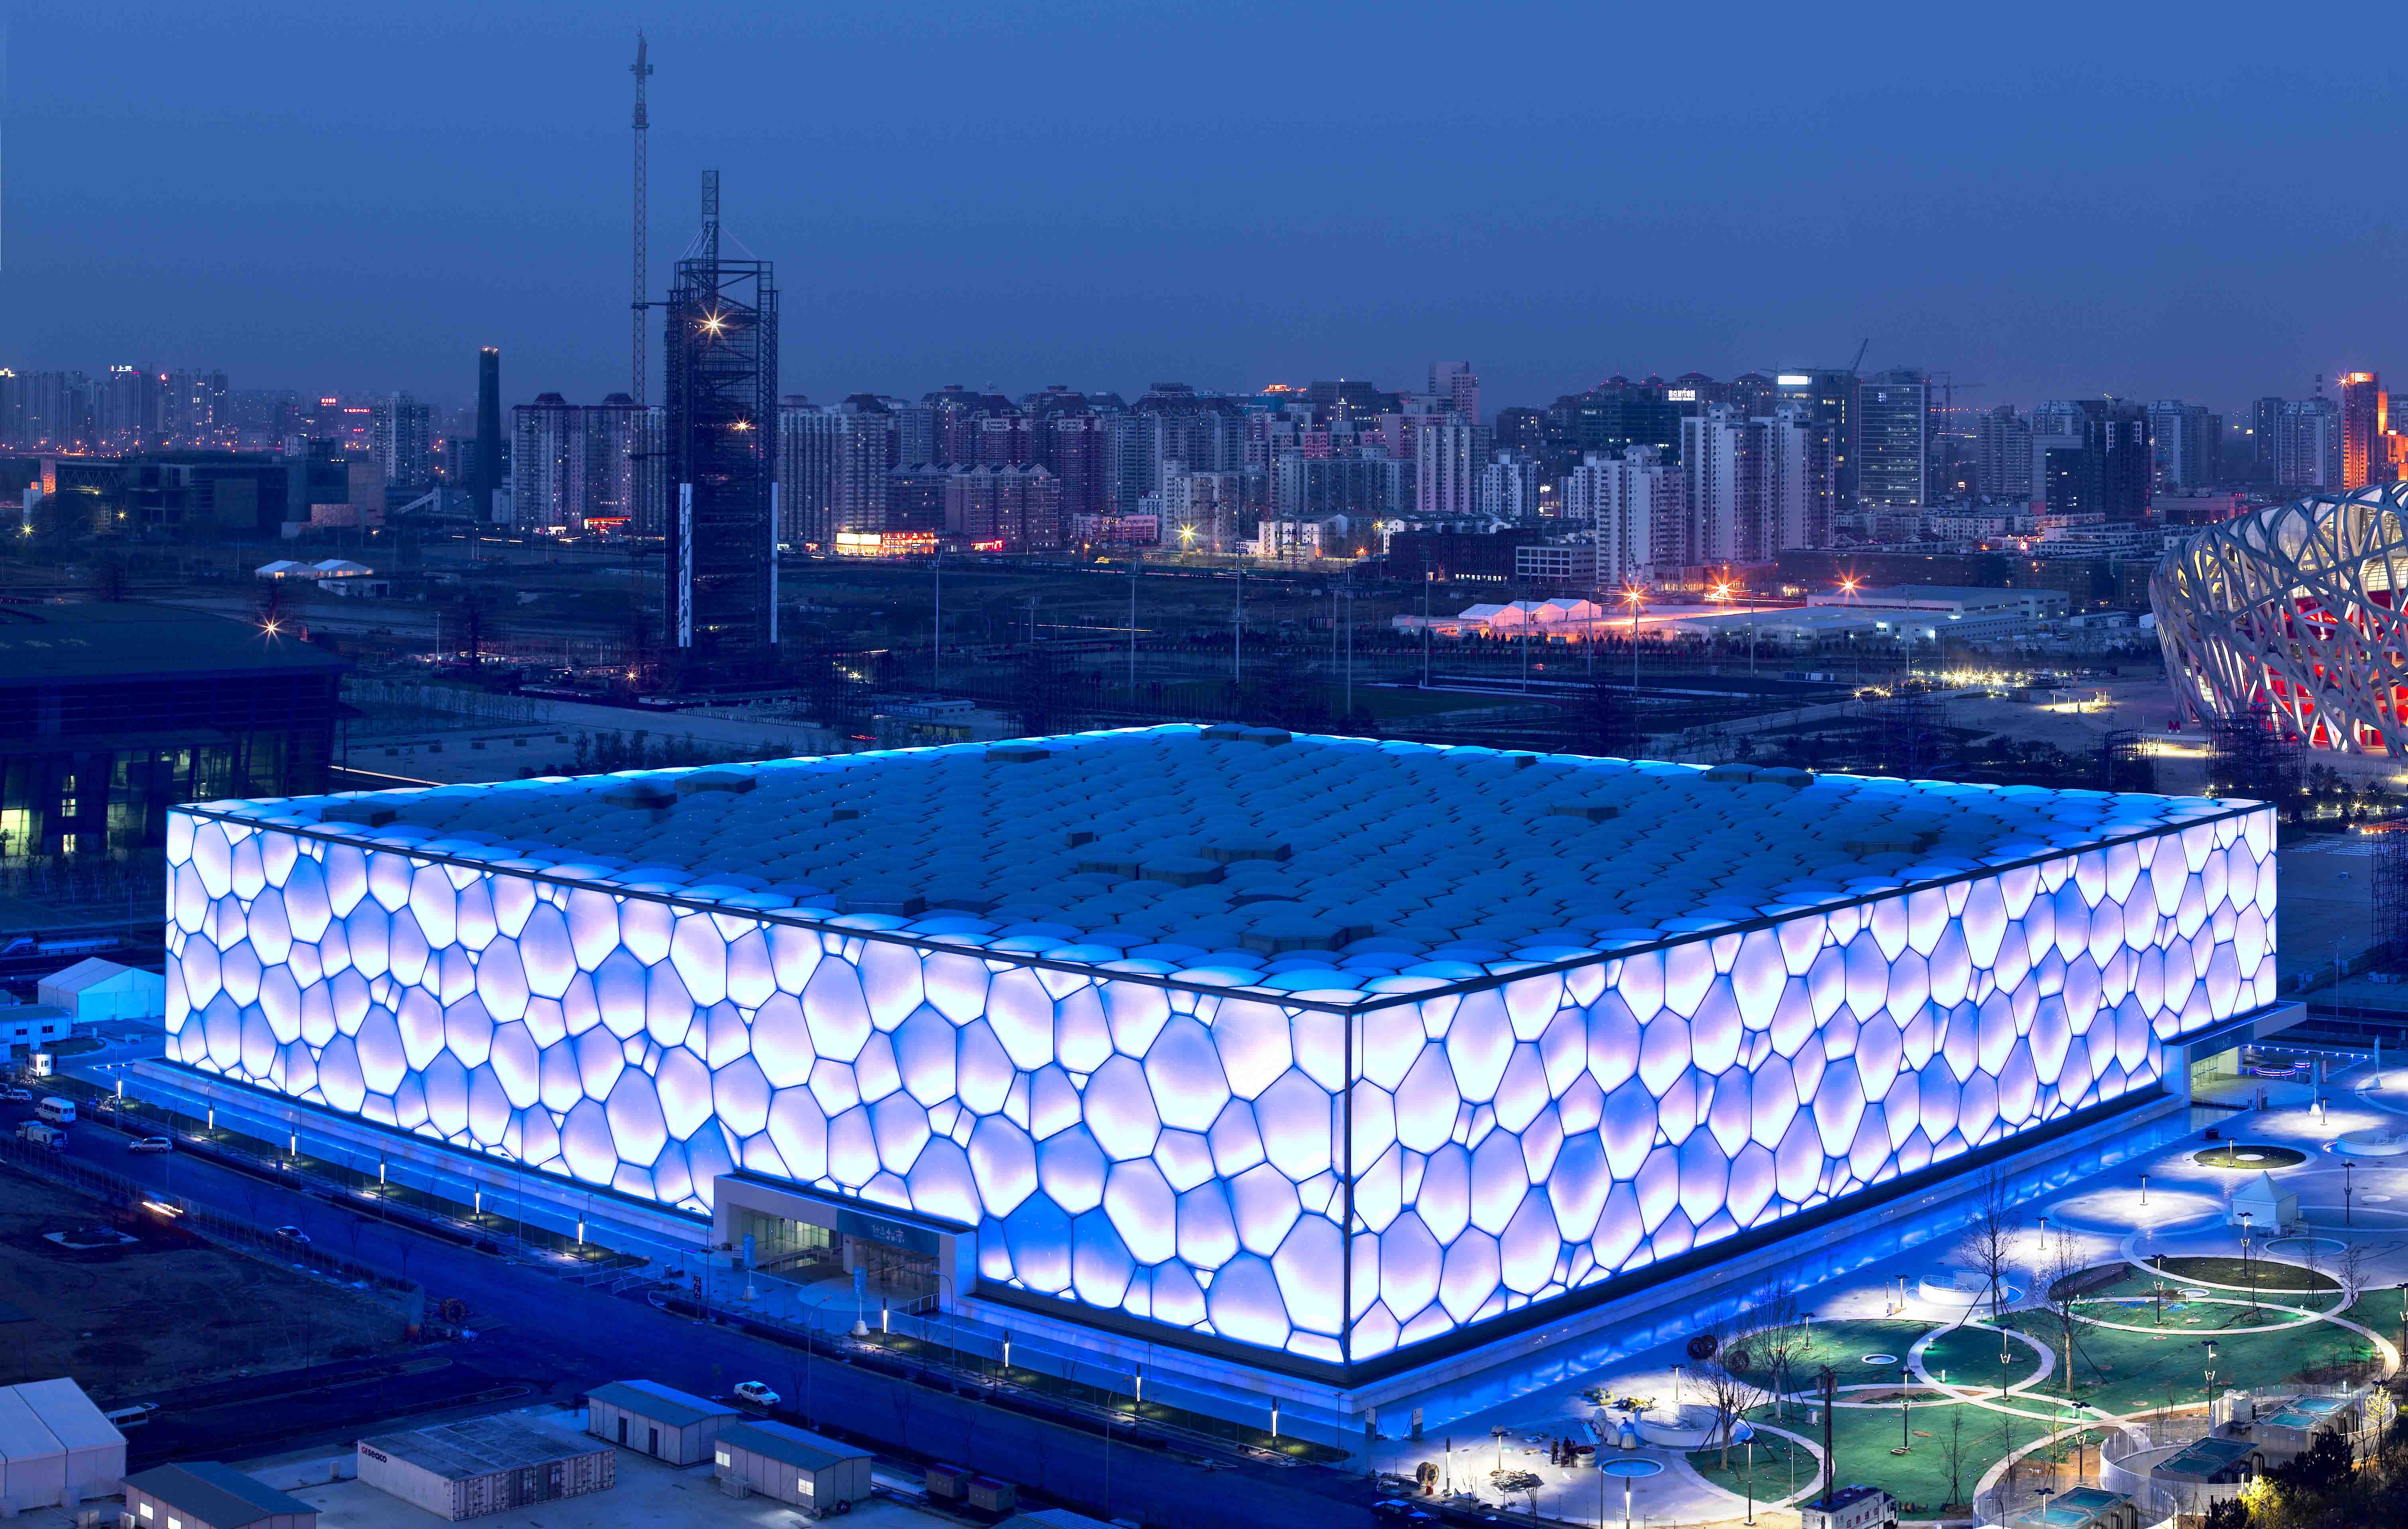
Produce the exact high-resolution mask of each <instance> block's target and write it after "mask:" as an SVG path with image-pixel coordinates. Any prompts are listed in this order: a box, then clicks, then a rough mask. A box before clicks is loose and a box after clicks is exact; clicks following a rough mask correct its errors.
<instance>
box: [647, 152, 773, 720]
mask: <svg viewBox="0 0 2408 1529" xmlns="http://www.w3.org/2000/svg"><path fill="white" fill-rule="evenodd" d="M688 249H689V251H690V252H689V253H688V254H687V255H685V256H684V257H683V258H682V259H681V260H679V262H678V263H677V279H676V282H675V284H674V285H673V286H672V287H671V288H670V289H669V297H668V302H667V305H666V307H667V336H666V339H667V343H666V345H665V346H664V348H663V349H664V353H665V354H666V356H667V364H668V378H667V389H666V397H665V402H666V403H667V406H668V452H669V476H668V482H669V485H670V489H669V492H670V496H671V497H670V501H669V530H668V538H667V540H668V558H667V592H666V593H667V612H666V614H667V625H668V639H669V642H670V644H671V646H672V647H674V648H675V649H676V650H677V654H678V657H679V659H680V660H681V665H682V666H683V667H684V668H685V670H686V674H687V676H688V677H689V678H691V677H693V676H694V674H695V669H696V667H701V668H706V669H715V670H717V671H719V672H720V673H721V674H724V675H726V676H728V677H734V676H735V675H736V674H738V672H740V671H745V670H749V669H751V668H753V667H757V665H758V664H759V662H760V661H761V660H762V659H763V658H765V657H766V656H767V652H768V650H771V649H773V648H775V647H776V645H777V641H778V561H777V555H776V554H777V548H776V542H777V529H778V527H777V481H776V479H777V466H778V287H777V279H776V274H775V271H774V269H773V267H772V266H771V264H770V263H769V262H767V261H766V260H757V259H754V258H753V257H752V256H751V255H750V253H749V252H748V251H746V250H744V249H743V247H742V246H741V245H738V243H737V242H736V241H735V240H734V239H733V238H724V237H723V236H722V235H721V232H720V227H719V172H717V171H716V170H711V171H706V172H705V173H704V177H703V205H702V232H701V234H700V235H699V236H696V238H695V242H694V243H693V244H692V245H690V246H689V247H688Z"/></svg>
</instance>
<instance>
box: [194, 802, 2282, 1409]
mask: <svg viewBox="0 0 2408 1529" xmlns="http://www.w3.org/2000/svg"><path fill="white" fill-rule="evenodd" d="M772 768H774V767H772ZM2205 806H2206V805H2204V804H2194V805H2193V807H2192V808H2190V809H2186V810H2189V812H2190V816H2191V818H2192V820H2193V821H2190V822H2185V823H2182V824H2180V825H2178V826H2170V827H2165V828H2163V829H2161V830H2159V831H2155V832H2143V833H2139V834H2134V835H2129V836H2125V837H2123V838H2121V839H2120V840H2118V841H2116V842H2113V843H2109V844H2104V845H2097V846H2094V847H2092V848H2088V849H2083V850H2069V851H2067V852H2063V853H2058V854H2053V855H2050V856H2047V857H2044V858H2041V859H2038V860H2036V861H2034V862H2032V863H2028V864H2021V865H2008V866H2004V867H2001V868H1999V869H1997V870H1996V871H1994V872H1990V873H1986V874H1981V873H1976V874H1962V875H1959V876H1957V877H1956V878H1954V879H1946V880H1942V881H1939V882H1936V883H1934V884H1930V885H1925V886H1909V887H1903V888H1899V889H1898V890H1896V891H1894V892H1891V893H1886V894H1875V895H1863V896H1857V897H1854V898H1834V899H1832V900H1831V901H1829V902H1828V904H1826V905H1824V906H1817V907H1788V908H1786V909H1785V910H1782V911H1780V912H1777V913H1771V914H1768V915H1766V916H1764V917H1760V918H1758V919H1756V920H1755V921H1752V922H1733V921H1730V920H1728V919H1719V920H1718V919H1699V920H1694V921H1687V922H1692V923H1694V924H1697V925H1699V927H1696V928H1692V929H1685V930H1682V929H1672V930H1667V929H1662V928H1656V929H1649V930H1629V931H1623V932H1620V933H1619V934H1618V935H1616V936H1613V937H1607V936H1598V939H1597V946H1596V947H1593V948H1585V949H1583V948H1572V947H1567V946H1533V947H1528V948H1525V949H1523V950H1517V951H1515V952H1513V953H1512V956H1511V957H1509V958H1507V959H1501V960H1495V961H1488V962H1484V963H1478V964H1473V963H1457V964H1455V965H1458V966H1460V967H1461V969H1460V970H1450V969H1448V968H1447V965H1446V964H1444V963H1429V964H1425V965H1423V966H1421V967H1418V968H1412V969H1411V970H1409V971H1408V972H1402V973H1394V974H1389V975H1384V976H1382V977H1380V978H1377V979H1373V980H1371V981H1369V982H1357V983H1355V985H1353V986H1348V985H1347V984H1346V982H1345V981H1344V979H1343V976H1342V974H1341V973H1340V972H1339V970H1338V969H1337V968H1336V967H1335V966H1332V967H1330V968H1327V969H1328V970H1329V972H1330V974H1331V975H1330V976H1329V977H1327V978H1326V979H1315V978H1312V977H1309V976H1307V977H1301V978H1297V979H1296V982H1302V983H1305V984H1308V985H1304V986H1301V987H1299V986H1297V985H1295V982H1291V983H1290V984H1289V985H1287V986H1285V987H1281V986H1274V985H1273V984H1274V983H1275V982H1277V981H1278V980H1279V975H1278V974H1264V973H1260V972H1254V973H1249V972H1245V971H1242V970H1236V969H1223V970H1220V971H1218V972H1215V971H1213V970H1211V969H1208V968H1202V967H1197V968H1189V969H1185V970H1183V971H1172V970H1171V969H1170V968H1169V967H1168V964H1165V963H1159V962H1155V963H1149V962H1147V961H1144V960H1141V959H1127V958H1125V954H1124V952H1123V951H1122V950H1117V949H1113V948H1110V947H1082V946H1078V945H1063V946H1058V947H1055V948H1053V949H1051V950H1028V949H1026V948H1025V947H1027V946H1029V945H1032V944H1034V945H1039V946H1042V945H1043V944H1044V940H1043V939H1042V938H1034V939H1031V938H1025V937H1024V938H1022V939H1021V940H1019V941H1017V942H1016V943H1015V942H1014V941H1012V940H1011V939H1009V938H997V937H996V936H992V935H978V934H954V935H950V936H948V935H944V934H931V933H927V932H925V931H913V930H911V929H910V928H909V927H908V922H909V921H907V920H905V919H904V918H902V917H899V916H893V915H877V914H838V913H833V912H829V911H827V910H824V909H823V910H811V909H799V908H763V907H735V906H729V905H728V904H726V903H724V902H719V903H714V902H710V901H708V900H706V899H704V898H702V897H698V896H695V895H693V894H692V893H663V892H644V891H640V890H631V889H629V888H627V887H625V886H614V885H610V884H606V883H602V882H598V881H580V880H577V879H569V878H566V877H560V876H555V875H554V874H553V873H551V872H547V871H540V870H535V869H530V868H526V867H523V866H519V867H513V866H510V865H504V864H500V863H494V864H478V863H475V862H474V861H471V860H466V859H462V858H457V857H456V855H457V847H453V848H450V849H444V848H438V847H437V846H436V845H434V844H432V843H427V842H418V843H398V844H392V843H379V842H377V841H376V839H375V836H374V835H373V834H372V833H370V832H369V831H367V830H365V829H353V828H349V827H346V826H345V825H343V824H340V823H335V822H312V821H309V819H308V814H306V813H296V812H295V811H294V808H293V806H292V805H291V804H284V803H259V804H219V805H217V806H216V807H211V808H202V809H188V810H181V811H179V813H178V814H177V815H176V817H175V819H174V822H173V827H172V830H171V835H170V841H169V850H168V858H169V862H170V865H171V872H172V874H171V878H170V883H169V902H170V907H169V927H168V933H167V940H168V972H169V982H168V1011H167V1017H166V1022H165V1023H166V1029H167V1040H166V1048H167V1055H168V1056H169V1058H170V1059H171V1060H173V1061H177V1062H180V1063H182V1064H184V1065H188V1066H191V1067H193V1068H197V1069H200V1070H202V1071H205V1072H208V1073H213V1074H217V1075H220V1076H222V1078H224V1079H230V1080H233V1081H236V1082H240V1083H244V1084H247V1085H250V1086H251V1087H254V1088H258V1089H261V1090H265V1091H267V1092H269V1093H276V1094H279V1095H283V1096H287V1097H290V1098H293V1099H295V1100H300V1101H305V1102H307V1103H309V1104H312V1105H319V1106H323V1107H326V1108H329V1109H332V1110H335V1111H338V1112H341V1113H344V1114H351V1115H356V1116H359V1117H361V1118H363V1119H366V1120H369V1121H373V1122H379V1123H381V1124H384V1125H388V1126H393V1127H396V1128H398V1129H401V1130H404V1131H408V1132H411V1133H414V1134H416V1135H419V1136H426V1137H430V1138H435V1139H439V1140H441V1141H443V1142H446V1143H449V1144H450V1145H452V1147H454V1148H457V1149H459V1150H464V1151H468V1152H476V1153H483V1154H489V1155H493V1156H497V1157H501V1158H505V1159H508V1160H510V1161H512V1162H516V1163H520V1164H523V1165H527V1166H529V1167H532V1168H534V1169H536V1170H538V1171H541V1172H544V1173H548V1174H552V1175H556V1176H559V1177H561V1178H563V1179H567V1180H572V1181H575V1182H578V1183H582V1184H590V1185H595V1186H607V1187H609V1189H612V1190H616V1191H618V1192H620V1193H625V1194H628V1195H632V1196H635V1197H636V1198H638V1199H641V1200H646V1201H654V1202H659V1203H661V1204H665V1205H670V1206H677V1207H685V1208H688V1209H703V1208H707V1207H708V1205H709V1202H710V1195H711V1185H712V1180H713V1179H714V1177H715V1176H717V1175H719V1174H723V1173H726V1172H728V1171H730V1170H732V1169H734V1168H737V1167H738V1166H741V1167H744V1168H749V1169H753V1170H755V1171H757V1172H760V1173H763V1174H767V1175H770V1176H774V1177H778V1178H783V1179H793V1180H795V1181H797V1182H800V1183H804V1184H809V1185H812V1186H816V1187H817V1188H819V1189H821V1190H823V1191H827V1192H833V1193H839V1194H843V1195H855V1196H858V1197H859V1198H860V1199H862V1200H864V1201H866V1202H869V1203H872V1204H878V1205H886V1206H893V1207H908V1208H910V1209H911V1210H914V1211H917V1212H919V1213H922V1214H925V1215H927V1216H930V1217H934V1218H938V1219H939V1220H942V1221H945V1222H952V1223H954V1224H957V1225H959V1226H962V1227H964V1228H973V1229H975V1230H976V1232H977V1237H978V1243H977V1246H978V1269H979V1277H980V1279H981V1280H982V1281H984V1282H988V1283H992V1284H995V1285H1000V1286H1007V1287H1011V1288H1013V1289H1016V1290H1019V1291H1023V1292H1027V1293H1033V1294H1039V1295H1047V1296H1058V1297H1062V1298H1063V1300H1064V1313H1063V1314H1064V1315H1067V1316H1075V1315H1076V1314H1077V1311H1078V1309H1079V1308H1082V1307H1083V1308H1093V1309H1097V1310H1103V1311H1111V1312H1115V1313H1119V1314H1122V1315H1125V1316H1128V1317H1134V1318H1139V1319H1145V1320H1149V1321H1151V1322H1158V1323H1162V1324H1166V1325H1167V1326H1168V1327H1171V1328H1175V1329H1181V1330H1185V1331H1189V1332H1193V1333H1197V1334H1209V1335H1212V1336H1217V1337H1219V1338H1223V1339H1226V1340H1230V1341H1233V1342H1235V1343H1238V1344H1241V1345H1246V1346H1250V1347H1252V1348H1254V1349H1257V1350H1264V1351H1266V1354H1267V1357H1268V1353H1269V1351H1271V1350H1277V1351H1279V1352H1283V1353H1285V1354H1290V1355H1295V1356H1297V1357H1299V1358H1302V1359H1309V1360H1315V1361H1323V1362H1328V1363H1339V1364H1344V1363H1353V1362H1362V1361H1365V1360H1369V1359H1373V1358H1376V1357H1378V1356H1380V1355H1383V1354H1386V1353H1390V1352H1393V1351H1396V1350H1402V1349H1408V1348H1411V1347H1412V1346H1413V1345H1416V1344H1420V1343H1424V1342H1427V1341H1429V1340H1432V1339H1435V1338H1440V1337H1442V1336H1448V1335H1453V1334H1457V1333H1461V1332H1463V1331H1465V1330H1466V1329H1469V1328H1471V1327H1474V1326H1476V1325H1477V1324H1479V1323H1481V1322H1486V1321H1488V1320H1491V1319H1493V1318H1496V1317H1498V1316H1499V1315H1502V1314H1504V1313H1508V1312H1512V1311H1514V1310H1517V1309H1519V1308H1524V1307H1527V1306H1529V1305H1531V1304H1533V1303H1540V1302H1546V1301H1549V1300H1553V1299H1555V1298H1558V1297H1561V1296H1563V1295H1565V1294H1567V1293H1571V1292H1575V1291H1580V1290H1583V1289H1584V1288H1587V1287H1590V1286H1594V1285H1596V1284H1598V1283H1599V1282H1601V1281H1604V1280H1607V1279H1612V1278H1613V1277H1614V1276H1616V1275H1620V1274H1625V1273H1627V1272H1630V1271H1633V1270H1636V1269H1640V1268H1643V1267H1645V1266H1646V1265H1650V1264H1652V1263H1655V1262H1656V1261H1658V1260H1661V1259H1664V1258H1667V1257H1670V1256H1673V1255H1676V1254H1679V1253H1683V1252H1686V1251H1688V1250H1691V1249H1694V1248H1699V1247H1702V1246H1706V1245H1709V1244H1711V1243H1713V1242H1715V1241H1717V1240H1720V1239H1722V1238H1725V1237H1728V1236H1733V1235H1735V1234H1737V1233H1740V1232H1742V1231H1745V1230H1748V1229H1752V1228H1756V1227H1762V1226H1766V1225H1769V1224H1770V1223H1772V1222H1777V1221H1778V1220H1780V1219H1781V1218H1783V1217H1785V1216H1789V1215H1793V1214H1795V1213H1797V1212H1799V1210H1802V1209H1805V1208H1809V1207H1814V1206H1818V1205H1821V1204H1824V1203H1826V1202H1828V1201H1831V1200H1835V1199H1840V1198H1843V1197H1845V1196H1847V1195H1849V1194H1852V1193H1857V1192H1859V1191H1861V1190H1862V1189H1864V1188H1865V1187H1866V1186H1868V1185H1871V1184H1876V1183H1879V1182H1881V1181H1882V1180H1884V1179H1888V1178H1892V1177H1895V1176H1897V1175H1899V1174H1902V1173H1908V1172H1912V1171H1914V1170H1915V1169H1917V1168H1921V1167H1923V1166H1925V1165H1928V1164H1931V1163H1935V1162H1939V1161H1942V1160H1945V1159H1947V1158H1949V1157H1952V1156H1955V1155H1957V1154H1958V1153H1961V1152H1963V1151H1966V1150H1969V1149H1971V1148H1973V1147H1977V1146H1980V1145H1983V1144H1985V1143H1987V1142H1991V1141H1995V1140H1998V1139H2000V1137H2001V1136H2007V1135H2011V1134H2013V1133H2014V1132H2016V1131H2019V1130H2024V1129H2027V1128H2029V1127H2032V1126H2035V1125H2038V1124H2041V1123H2043V1122H2048V1121H2051V1120H2055V1119H2058V1118H2061V1117H2063V1116H2065V1115H2067V1114H2069V1113H2071V1112H2072V1111H2075V1110H2079V1109H2082V1108H2085V1107H2089V1106H2093V1105H2098V1104H2103V1103H2106V1102H2108V1101H2111V1100H2114V1099H2116V1098H2118V1097H2121V1096H2124V1095H2127V1094H2128V1093H2132V1092H2134V1091H2136V1090H2145V1089H2151V1088H2154V1087H2155V1085H2156V1084H2157V1081H2158V1079H2159V1077H2160V1073H2161V1070H2162V1067H2163V1064H2164V1046H2165V1043H2166V1042H2168V1041H2169V1040H2172V1039H2176V1038H2178V1037H2180V1036H2183V1035H2186V1034H2188V1033H2190V1032H2193V1031H2196V1030H2198V1029H2200V1028H2202V1027H2205V1026H2207V1025H2210V1024H2213V1023H2214V1022H2219V1021H2222V1020H2225V1019H2229V1018H2230V1017H2232V1016H2234V1015H2238V1014H2242V1013H2244V1012H2246V1011H2248V1010H2250V1009H2252V1008H2254V1007H2258V1006H2261V1005H2264V1004H2267V1003H2270V1002H2272V1000H2273V998H2274V996H2275V989H2274V983H2275V977H2274V933H2273V927H2274V926H2273V911H2274V900H2275V884H2274V859H2273V854H2272V848H2273V845H2272V836H2273V824H2272V816H2271V813H2269V812H2267V811H2265V810H2263V809H2243V808H2229V807H2218V808H2217V809H2216V810H2214V812H2212V813H2211V812H2209V811H2206V810H2203V808H2204V807H2205ZM1641 936H1644V937H1641ZM1057 937H1058V936H1057ZM947 940H951V941H953V942H954V943H953V944H950V945H949V944H947V943H945V942H946V941H947ZM1314 981H1326V982H1327V983H1328V984H1329V985H1327V986H1323V987H1314V986H1311V985H1309V984H1311V983H1312V982H1314Z"/></svg>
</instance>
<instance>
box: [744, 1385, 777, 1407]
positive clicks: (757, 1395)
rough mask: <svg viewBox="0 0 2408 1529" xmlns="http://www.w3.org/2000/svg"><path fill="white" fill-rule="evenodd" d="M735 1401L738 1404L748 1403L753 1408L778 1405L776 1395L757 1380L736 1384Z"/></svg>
mask: <svg viewBox="0 0 2408 1529" xmlns="http://www.w3.org/2000/svg"><path fill="white" fill-rule="evenodd" d="M736 1399H737V1400H738V1401H739V1402H750V1403H752V1404H753V1406H754V1407H775V1406H777V1405H778V1393H776V1392H774V1391H771V1390H770V1389H769V1388H768V1387H767V1386H766V1385H764V1384H762V1383H761V1382H760V1381H758V1380H745V1381H740V1382H738V1385H737V1387H736Z"/></svg>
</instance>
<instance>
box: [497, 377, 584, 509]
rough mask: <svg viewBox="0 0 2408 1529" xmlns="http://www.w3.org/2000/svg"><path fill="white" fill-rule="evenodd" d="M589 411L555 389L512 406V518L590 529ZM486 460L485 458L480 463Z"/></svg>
mask: <svg viewBox="0 0 2408 1529" xmlns="http://www.w3.org/2000/svg"><path fill="white" fill-rule="evenodd" d="M480 465H481V464H480ZM510 522H511V524H512V525H513V526H515V527H516V528H517V529H519V530H521V531H538V532H540V531H554V532H568V533H571V534H574V533H578V532H581V531H583V530H584V529H585V411H584V410H583V409H581V408H579V407H577V406H576V405H574V404H572V403H570V402H569V401H568V400H567V399H566V398H563V397H562V396H561V395H560V394H558V393H538V394H537V395H536V400H535V402H534V403H532V404H513V405H512V406H510Z"/></svg>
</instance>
